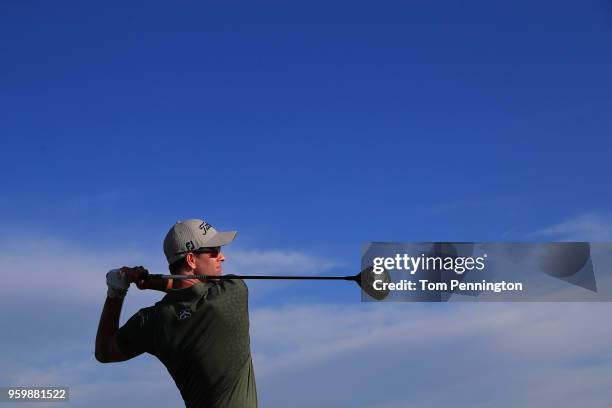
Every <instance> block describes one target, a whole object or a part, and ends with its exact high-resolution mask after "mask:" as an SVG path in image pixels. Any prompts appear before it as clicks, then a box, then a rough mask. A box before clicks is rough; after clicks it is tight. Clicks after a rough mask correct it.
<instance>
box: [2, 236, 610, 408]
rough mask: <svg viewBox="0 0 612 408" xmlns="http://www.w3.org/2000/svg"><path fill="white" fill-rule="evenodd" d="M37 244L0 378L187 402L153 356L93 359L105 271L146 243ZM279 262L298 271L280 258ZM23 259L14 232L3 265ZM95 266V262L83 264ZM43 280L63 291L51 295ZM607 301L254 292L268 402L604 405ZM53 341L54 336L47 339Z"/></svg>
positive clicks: (88, 397) (9, 321)
mask: <svg viewBox="0 0 612 408" xmlns="http://www.w3.org/2000/svg"><path fill="white" fill-rule="evenodd" d="M31 242H34V241H31ZM30 245H32V247H28V248H27V249H32V250H35V251H34V252H33V253H36V254H41V260H38V259H36V258H37V257H32V259H31V263H30V264H28V265H29V266H28V270H31V269H32V268H33V269H35V272H36V273H37V274H40V276H41V278H40V279H34V280H31V281H30V280H25V279H23V278H19V277H17V278H15V277H9V279H12V280H11V285H13V286H9V287H8V288H7V287H6V285H4V287H3V289H2V298H1V302H2V303H3V308H4V310H7V311H8V312H7V313H5V314H3V315H2V316H1V317H0V324H1V325H2V326H3V327H10V328H11V330H10V332H8V331H7V332H5V333H4V334H3V336H1V337H0V347H2V349H3V350H5V352H4V353H3V354H2V355H0V366H2V367H3V370H2V373H1V375H0V380H1V381H0V382H2V383H4V384H8V385H12V384H13V385H29V384H31V385H67V386H70V387H71V388H72V393H73V399H72V402H71V403H69V405H71V406H77V407H81V406H87V407H92V408H96V407H106V406H113V405H120V406H124V405H135V406H143V405H146V406H151V407H153V408H156V407H162V406H175V405H180V404H181V400H180V396H179V394H178V391H177V390H176V388H175V386H174V384H173V382H172V380H171V379H170V377H169V375H168V374H167V372H166V370H165V369H164V367H163V366H162V365H161V364H160V363H159V362H158V361H156V360H155V359H154V358H153V357H151V356H140V357H138V358H136V359H134V360H131V361H129V362H125V363H118V364H111V365H101V364H98V363H97V362H95V360H94V359H93V351H92V350H93V338H94V336H95V326H96V324H97V320H98V317H99V315H98V314H99V310H100V307H101V302H102V300H103V294H104V282H103V272H104V271H105V270H106V269H107V268H108V265H109V264H110V265H113V264H116V262H120V261H125V259H130V258H129V257H130V256H131V257H132V258H131V259H141V260H142V259H146V258H143V257H142V254H141V253H117V254H115V253H112V252H106V253H102V252H99V251H87V250H83V249H82V248H81V249H78V248H77V247H74V246H73V245H70V244H66V243H61V242H56V241H53V240H40V241H37V242H36V243H33V244H30ZM53 254H55V255H53ZM233 256H234V261H235V262H236V267H237V268H238V267H239V268H250V267H252V268H254V269H253V271H249V273H251V272H253V273H254V272H255V271H257V273H264V272H265V273H280V272H281V271H283V272H284V271H288V272H292V273H307V271H308V270H309V268H314V267H319V268H321V267H322V268H325V267H328V268H331V267H333V265H336V263H334V262H333V261H325V260H319V259H317V258H316V257H313V256H308V255H305V254H302V253H300V252H293V253H286V252H281V251H270V252H267V251H242V252H236V253H234V254H233ZM126 257H127V258H126ZM27 259H28V258H26V260H27ZM273 260H276V261H277V262H279V263H281V264H283V268H286V270H281V269H275V266H274V265H271V263H273ZM85 261H87V262H85ZM22 262H23V258H22V257H20V256H19V253H18V252H15V251H14V247H13V246H11V245H9V243H6V242H4V244H3V246H2V250H1V251H0V265H1V266H2V269H3V270H4V268H5V267H7V266H11V267H18V266H19V265H22ZM152 262H153V261H152ZM84 264H87V265H94V266H95V268H93V267H92V268H93V269H91V270H90V271H89V272H87V270H85V271H84V269H83V267H82V265H84ZM238 265H239V266H238ZM37 268H40V269H39V270H36V269H37ZM257 268H261V269H257ZM94 269H95V271H94ZM62 271H63V272H64V273H65V274H66V275H65V276H67V277H68V278H70V279H68V280H67V281H63V282H62V281H60V282H59V283H56V282H55V279H56V278H57V275H56V273H59V272H62ZM100 271H102V275H101V276H99V274H100ZM30 273H32V271H30ZM45 273H48V275H45ZM81 275H85V277H81ZM28 276H31V275H28ZM62 276H63V275H62ZM14 285H21V286H19V287H20V288H21V289H20V290H15V289H14V288H15V287H16V286H14ZM11 288H12V289H11ZM24 290H25V291H26V292H27V300H26V301H24V300H23V299H24V296H23V293H24ZM45 290H49V291H52V292H53V293H52V294H49V295H48V296H47V297H42V298H39V297H38V295H41V294H44V292H45ZM253 291H254V290H251V294H252V295H253ZM136 293H140V294H141V295H142V292H138V291H136ZM88 296H91V298H88ZM128 298H129V299H128V302H127V304H126V310H125V313H124V318H123V320H125V318H126V317H128V316H129V315H130V311H131V312H133V311H135V309H137V308H138V307H142V306H144V305H148V304H150V303H151V302H150V299H148V298H147V299H145V298H142V297H138V296H135V295H134V294H133V293H131V294H130V295H129V296H128ZM32 299H36V303H34V302H33V301H32ZM60 299H63V300H64V301H66V299H68V302H69V303H70V304H71V307H72V308H66V307H63V306H61V305H57V301H58V300H60ZM130 309H131V310H130ZM608 309H609V306H608V305H607V304H580V303H574V304H569V303H566V304H551V303H546V304H538V303H536V304H525V303H509V304H486V303H473V304H457V303H455V304H439V305H422V304H401V303H397V304H393V303H358V302H354V303H350V304H301V305H295V304H293V303H281V304H277V305H276V306H266V307H263V305H262V303H260V302H258V301H257V300H255V301H254V302H252V303H251V335H252V351H253V356H254V362H255V370H256V378H257V384H258V392H259V397H260V405H261V406H263V407H272V408H274V407H284V406H287V401H291V406H292V407H296V408H299V407H310V406H325V407H344V406H361V407H378V408H393V407H405V406H419V407H432V408H433V407H439V406H456V407H468V406H469V407H489V406H497V407H501V408H506V407H514V406H555V407H559V408H565V407H568V408H569V407H572V408H573V407H574V406H576V405H580V406H582V407H587V408H590V407H593V408H594V407H603V406H606V404H607V403H608V402H609V401H610V400H612V392H611V391H610V387H609V374H610V372H612V345H610V342H609V339H610V338H611V337H612V327H611V326H610V325H606V324H602V322H605V321H607V320H608ZM585 333H588V335H585ZM43 343H44V344H46V345H47V346H46V347H40V345H41V344H43ZM42 349H44V350H46V351H44V350H42ZM41 406H42V405H41Z"/></svg>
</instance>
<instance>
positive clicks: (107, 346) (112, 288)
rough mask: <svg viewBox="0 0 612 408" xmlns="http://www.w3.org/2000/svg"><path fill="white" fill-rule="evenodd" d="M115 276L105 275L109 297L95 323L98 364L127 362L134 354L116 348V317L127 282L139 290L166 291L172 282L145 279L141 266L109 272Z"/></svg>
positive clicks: (145, 271) (117, 316)
mask: <svg viewBox="0 0 612 408" xmlns="http://www.w3.org/2000/svg"><path fill="white" fill-rule="evenodd" d="M111 273H114V274H115V275H114V276H110V277H109V275H108V274H107V285H108V286H109V291H108V296H107V298H106V301H105V302H104V308H103V309H102V314H101V316H100V323H99V324H98V332H97V334H96V351H95V356H96V360H98V361H99V362H101V363H112V362H117V361H125V360H129V359H130V358H132V357H135V356H134V355H132V356H128V355H125V354H124V353H123V352H122V351H121V349H120V348H119V344H118V341H117V333H118V331H119V317H120V316H121V308H122V306H123V298H124V297H125V295H126V294H127V288H128V287H129V285H130V283H132V282H135V283H136V285H137V286H138V288H139V289H153V290H159V291H162V292H166V291H167V290H168V288H170V286H171V283H172V282H171V281H170V282H168V281H162V280H161V279H158V280H153V279H145V276H146V275H147V274H148V271H147V270H146V269H145V268H143V267H142V266H137V267H134V268H128V267H125V266H124V267H122V268H120V269H119V270H118V272H114V271H111V272H109V274H111Z"/></svg>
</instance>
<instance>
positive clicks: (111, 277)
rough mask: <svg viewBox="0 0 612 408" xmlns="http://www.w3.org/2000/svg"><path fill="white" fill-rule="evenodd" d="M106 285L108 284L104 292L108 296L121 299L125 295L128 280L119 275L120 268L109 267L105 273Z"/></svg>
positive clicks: (128, 283) (128, 284)
mask: <svg viewBox="0 0 612 408" xmlns="http://www.w3.org/2000/svg"><path fill="white" fill-rule="evenodd" d="M106 285H107V286H108V291H107V292H106V294H107V296H108V297H109V298H120V299H123V298H124V297H125V295H127V291H128V288H129V287H130V282H128V281H127V280H126V279H125V276H123V275H121V269H111V270H110V271H108V273H107V274H106Z"/></svg>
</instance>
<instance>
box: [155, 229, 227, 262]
mask: <svg viewBox="0 0 612 408" xmlns="http://www.w3.org/2000/svg"><path fill="white" fill-rule="evenodd" d="M236 233H237V232H236V231H227V232H219V231H217V230H216V229H214V228H213V227H212V225H210V224H209V223H207V222H206V221H204V220H197V219H193V220H187V221H178V222H177V223H176V224H174V225H173V226H172V228H170V231H168V233H167V234H166V238H165V239H164V254H166V259H167V260H168V264H171V263H174V262H176V261H178V260H179V259H181V258H182V257H184V256H185V255H186V254H187V252H192V251H197V250H198V249H200V248H210V247H218V246H223V245H227V244H229V243H230V242H232V241H233V240H234V238H235V237H236Z"/></svg>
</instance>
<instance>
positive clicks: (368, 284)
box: [353, 266, 390, 300]
mask: <svg viewBox="0 0 612 408" xmlns="http://www.w3.org/2000/svg"><path fill="white" fill-rule="evenodd" d="M353 280H354V281H355V282H357V284H358V285H359V287H361V290H363V291H364V292H365V293H366V294H367V295H368V296H370V297H371V298H373V299H376V300H384V299H385V298H386V297H387V296H389V289H388V288H385V289H384V290H376V289H374V281H375V280H380V281H382V282H385V283H389V282H390V277H389V273H388V272H387V271H386V270H384V271H383V272H382V273H380V274H378V273H374V267H373V266H368V267H367V268H365V269H363V270H362V271H361V272H359V273H358V274H357V275H355V276H354V277H353Z"/></svg>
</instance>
